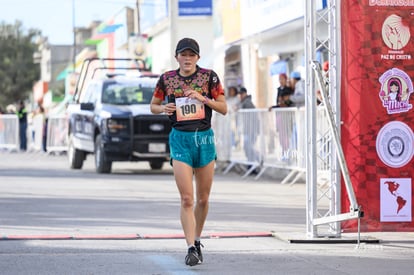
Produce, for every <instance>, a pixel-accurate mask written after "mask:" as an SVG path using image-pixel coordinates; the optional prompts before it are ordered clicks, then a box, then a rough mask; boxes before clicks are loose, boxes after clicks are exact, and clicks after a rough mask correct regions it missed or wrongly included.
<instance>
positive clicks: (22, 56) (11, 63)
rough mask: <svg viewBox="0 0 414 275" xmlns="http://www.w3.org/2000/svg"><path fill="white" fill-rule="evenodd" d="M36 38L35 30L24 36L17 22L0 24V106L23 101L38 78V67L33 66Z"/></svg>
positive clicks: (38, 33) (37, 34)
mask: <svg viewBox="0 0 414 275" xmlns="http://www.w3.org/2000/svg"><path fill="white" fill-rule="evenodd" d="M40 34H41V32H40V31H39V30H36V29H29V30H28V31H27V32H25V30H24V29H23V26H22V23H21V22H20V21H16V22H15V24H14V25H11V24H6V23H5V22H1V23H0V106H3V107H5V106H7V105H8V104H12V103H15V102H17V101H18V100H20V99H27V98H28V96H29V95H30V93H31V91H32V87H33V84H34V83H35V81H37V80H38V79H39V78H40V67H39V64H34V62H33V54H34V53H35V52H36V51H37V45H36V43H35V39H36V38H37V37H39V36H40Z"/></svg>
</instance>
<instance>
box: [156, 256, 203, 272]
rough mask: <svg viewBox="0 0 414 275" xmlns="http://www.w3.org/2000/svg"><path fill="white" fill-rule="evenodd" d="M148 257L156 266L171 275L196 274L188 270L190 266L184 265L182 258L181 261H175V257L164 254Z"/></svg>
mask: <svg viewBox="0 0 414 275" xmlns="http://www.w3.org/2000/svg"><path fill="white" fill-rule="evenodd" d="M148 258H149V259H150V260H151V261H152V262H154V263H155V264H156V265H157V266H160V268H161V269H163V270H165V271H168V272H169V273H170V274H173V275H193V274H194V275H195V274H197V273H196V272H194V271H191V270H189V268H191V267H189V266H187V265H185V263H184V258H183V261H177V260H176V259H175V258H173V257H171V256H165V255H150V256H148Z"/></svg>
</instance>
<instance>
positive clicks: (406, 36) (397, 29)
mask: <svg viewBox="0 0 414 275" xmlns="http://www.w3.org/2000/svg"><path fill="white" fill-rule="evenodd" d="M410 37H411V34H410V27H409V26H408V25H407V23H406V22H404V20H403V19H402V18H401V17H400V16H398V15H395V14H392V15H390V16H388V17H387V19H385V21H384V23H383V24H382V39H383V41H384V43H385V44H386V45H387V47H388V48H390V49H391V50H401V49H402V48H404V47H405V46H406V45H407V44H408V42H409V41H410Z"/></svg>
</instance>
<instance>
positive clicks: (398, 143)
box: [376, 121, 414, 168]
mask: <svg viewBox="0 0 414 275" xmlns="http://www.w3.org/2000/svg"><path fill="white" fill-rule="evenodd" d="M376 149H377V154H378V156H379V158H380V159H381V161H382V162H383V163H385V164H386V165H388V166H389V167H392V168H400V167H403V166H404V165H406V164H407V163H409V162H410V161H411V159H412V158H413V155H414V134H413V131H412V130H411V128H410V127H409V126H408V125H407V124H405V123H403V122H400V121H391V122H389V123H387V124H385V125H384V126H383V127H382V128H381V130H380V131H379V133H378V136H377V141H376Z"/></svg>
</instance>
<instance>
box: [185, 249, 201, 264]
mask: <svg viewBox="0 0 414 275" xmlns="http://www.w3.org/2000/svg"><path fill="white" fill-rule="evenodd" d="M199 261H200V259H199V258H198V253H197V250H196V248H195V247H194V246H191V247H190V248H189V249H188V253H187V256H185V264H186V265H189V266H194V265H196V264H198V263H199Z"/></svg>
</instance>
